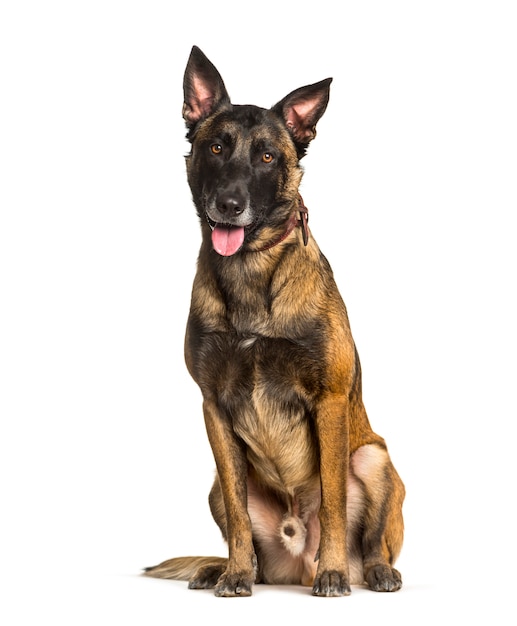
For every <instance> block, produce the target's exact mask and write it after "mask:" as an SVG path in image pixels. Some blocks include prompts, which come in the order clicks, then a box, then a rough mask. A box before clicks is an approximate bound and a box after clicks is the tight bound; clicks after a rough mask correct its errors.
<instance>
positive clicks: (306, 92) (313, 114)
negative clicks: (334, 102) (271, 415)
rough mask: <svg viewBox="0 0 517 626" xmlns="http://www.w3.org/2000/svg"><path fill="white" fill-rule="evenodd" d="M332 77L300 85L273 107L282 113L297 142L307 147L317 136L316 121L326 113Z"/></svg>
mask: <svg viewBox="0 0 517 626" xmlns="http://www.w3.org/2000/svg"><path fill="white" fill-rule="evenodd" d="M331 82H332V78H326V79H325V80H322V81H320V82H319V83H314V84H313V85H307V86H306V87H300V88H299V89H296V90H295V91H292V92H291V93H290V94H289V95H288V96H286V97H285V98H284V99H283V100H280V102H278V103H277V104H275V106H274V107H273V111H276V112H277V113H278V114H279V115H281V116H282V117H283V119H284V121H285V124H286V126H287V128H288V129H289V131H290V133H291V135H292V137H293V139H294V141H295V143H297V144H299V145H300V146H301V147H302V148H306V147H307V146H308V145H309V142H310V141H311V140H312V139H314V137H316V123H317V122H318V120H319V119H320V117H321V116H322V115H323V113H325V109H326V108H327V104H328V101H329V94H330V83H331Z"/></svg>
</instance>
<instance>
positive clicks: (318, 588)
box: [312, 570, 351, 598]
mask: <svg viewBox="0 0 517 626" xmlns="http://www.w3.org/2000/svg"><path fill="white" fill-rule="evenodd" d="M350 593H351V589H350V583H349V582H348V576H346V575H345V574H343V573H341V572H337V571H335V570H330V571H326V572H323V573H322V574H321V575H318V576H316V578H315V579H314V584H313V587H312V595H314V596H322V597H325V598H331V597H334V598H335V597H339V596H349V595H350Z"/></svg>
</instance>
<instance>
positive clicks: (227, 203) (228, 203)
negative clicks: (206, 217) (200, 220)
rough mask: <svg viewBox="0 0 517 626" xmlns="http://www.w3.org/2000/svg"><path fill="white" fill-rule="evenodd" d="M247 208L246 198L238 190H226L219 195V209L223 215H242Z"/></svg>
mask: <svg viewBox="0 0 517 626" xmlns="http://www.w3.org/2000/svg"><path fill="white" fill-rule="evenodd" d="M244 208H245V200H244V198H243V197H242V194H240V193H238V192H237V191H224V192H222V193H220V194H218V196H217V210H218V211H219V213H221V215H224V216H226V217H232V216H235V215H240V214H241V213H242V212H243V211H244Z"/></svg>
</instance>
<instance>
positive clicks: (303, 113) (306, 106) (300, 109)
mask: <svg viewBox="0 0 517 626" xmlns="http://www.w3.org/2000/svg"><path fill="white" fill-rule="evenodd" d="M313 108H314V102H313V101H312V100H304V101H302V102H299V103H298V104H295V105H293V113H295V115H296V116H297V118H298V119H301V120H304V119H305V118H306V117H309V115H310V113H311V111H312V110H313Z"/></svg>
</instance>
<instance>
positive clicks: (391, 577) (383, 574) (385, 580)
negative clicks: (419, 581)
mask: <svg viewBox="0 0 517 626" xmlns="http://www.w3.org/2000/svg"><path fill="white" fill-rule="evenodd" d="M366 582H367V583H368V585H369V586H370V588H371V589H373V590H374V591H398V590H399V589H400V588H401V587H402V577H401V575H400V572H398V571H397V570H396V569H393V568H392V567H390V566H389V565H376V566H375V567H372V568H371V569H370V570H368V573H367V574H366Z"/></svg>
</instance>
